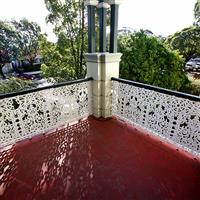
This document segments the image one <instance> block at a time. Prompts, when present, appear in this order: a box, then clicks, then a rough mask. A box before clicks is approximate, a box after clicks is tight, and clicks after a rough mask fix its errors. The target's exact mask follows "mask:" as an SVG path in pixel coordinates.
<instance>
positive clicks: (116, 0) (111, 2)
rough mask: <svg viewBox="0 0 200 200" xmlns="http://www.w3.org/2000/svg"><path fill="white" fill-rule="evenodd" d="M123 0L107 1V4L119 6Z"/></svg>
mask: <svg viewBox="0 0 200 200" xmlns="http://www.w3.org/2000/svg"><path fill="white" fill-rule="evenodd" d="M123 1H124V0H109V1H108V3H109V4H110V5H120V4H122V2H123Z"/></svg>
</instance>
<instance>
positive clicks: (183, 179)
mask: <svg viewBox="0 0 200 200" xmlns="http://www.w3.org/2000/svg"><path fill="white" fill-rule="evenodd" d="M2 199H3V200H66V199H70V200H78V199H85V200H112V199H113V200H118V199H119V200H129V199H130V200H174V199H176V200H179V199H180V200H193V199H194V200H199V199H200V162H199V161H198V160H194V159H193V158H192V157H191V156H190V155H189V154H187V153H184V152H182V151H180V150H179V151H176V149H175V148H173V147H171V146H170V145H166V144H164V143H161V142H160V141H158V140H157V139H156V138H155V137H149V136H147V135H146V134H145V133H142V132H141V130H137V129H136V128H134V127H132V126H130V125H127V124H126V123H124V122H120V121H118V120H116V119H111V120H108V121H97V120H95V119H93V118H89V119H88V120H85V121H82V122H80V123H78V124H76V125H73V126H70V127H68V128H63V129H61V130H59V131H56V132H55V133H52V134H49V135H42V136H39V137H35V138H33V139H32V140H26V141H23V142H20V143H17V144H16V145H14V146H12V147H7V148H6V149H2V150H1V151H0V200H2Z"/></svg>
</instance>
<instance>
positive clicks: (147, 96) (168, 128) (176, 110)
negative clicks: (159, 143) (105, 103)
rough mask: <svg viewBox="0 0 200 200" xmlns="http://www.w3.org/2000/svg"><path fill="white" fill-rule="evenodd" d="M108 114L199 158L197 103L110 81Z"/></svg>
mask: <svg viewBox="0 0 200 200" xmlns="http://www.w3.org/2000/svg"><path fill="white" fill-rule="evenodd" d="M112 87H113V96H112V101H113V104H112V112H113V115H116V116H118V117H119V118H122V119H124V120H127V121H129V122H131V123H134V124H136V125H139V126H141V127H142V128H145V129H147V130H149V131H150V132H152V133H153V134H156V135H159V136H161V137H162V138H164V139H167V140H168V141H169V142H172V143H175V144H177V145H178V146H180V147H182V148H184V149H186V150H188V151H191V152H192V153H194V154H200V102H195V101H191V100H188V99H183V98H179V97H175V96H172V95H168V94H163V93H159V92H156V91H153V90H148V89H144V88H139V87H135V86H133V85H129V84H125V83H120V82H117V81H112Z"/></svg>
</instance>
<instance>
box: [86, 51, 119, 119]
mask: <svg viewBox="0 0 200 200" xmlns="http://www.w3.org/2000/svg"><path fill="white" fill-rule="evenodd" d="M121 55H122V54H121V53H91V54H85V58H86V62H87V77H93V79H94V81H93V91H92V97H93V115H94V116H95V117H97V118H100V117H103V118H109V117H112V101H111V100H112V94H111V89H112V88H111V78H112V77H116V78H118V77H119V62H120V58H121Z"/></svg>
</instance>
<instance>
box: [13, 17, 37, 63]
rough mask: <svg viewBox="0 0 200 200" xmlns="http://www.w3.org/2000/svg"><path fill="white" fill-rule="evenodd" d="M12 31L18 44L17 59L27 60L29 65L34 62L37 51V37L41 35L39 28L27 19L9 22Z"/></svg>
mask: <svg viewBox="0 0 200 200" xmlns="http://www.w3.org/2000/svg"><path fill="white" fill-rule="evenodd" d="M11 24H12V26H13V28H14V31H15V32H16V33H17V34H18V43H19V48H20V54H19V55H18V58H19V57H21V58H23V59H28V60H29V61H30V63H31V65H32V64H33V62H34V59H35V57H36V55H37V54H38V50H39V43H38V40H39V37H40V35H41V28H40V26H39V25H38V24H37V23H35V22H29V21H28V20H27V19H25V18H24V19H21V20H20V21H19V22H18V21H16V20H13V21H11Z"/></svg>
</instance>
